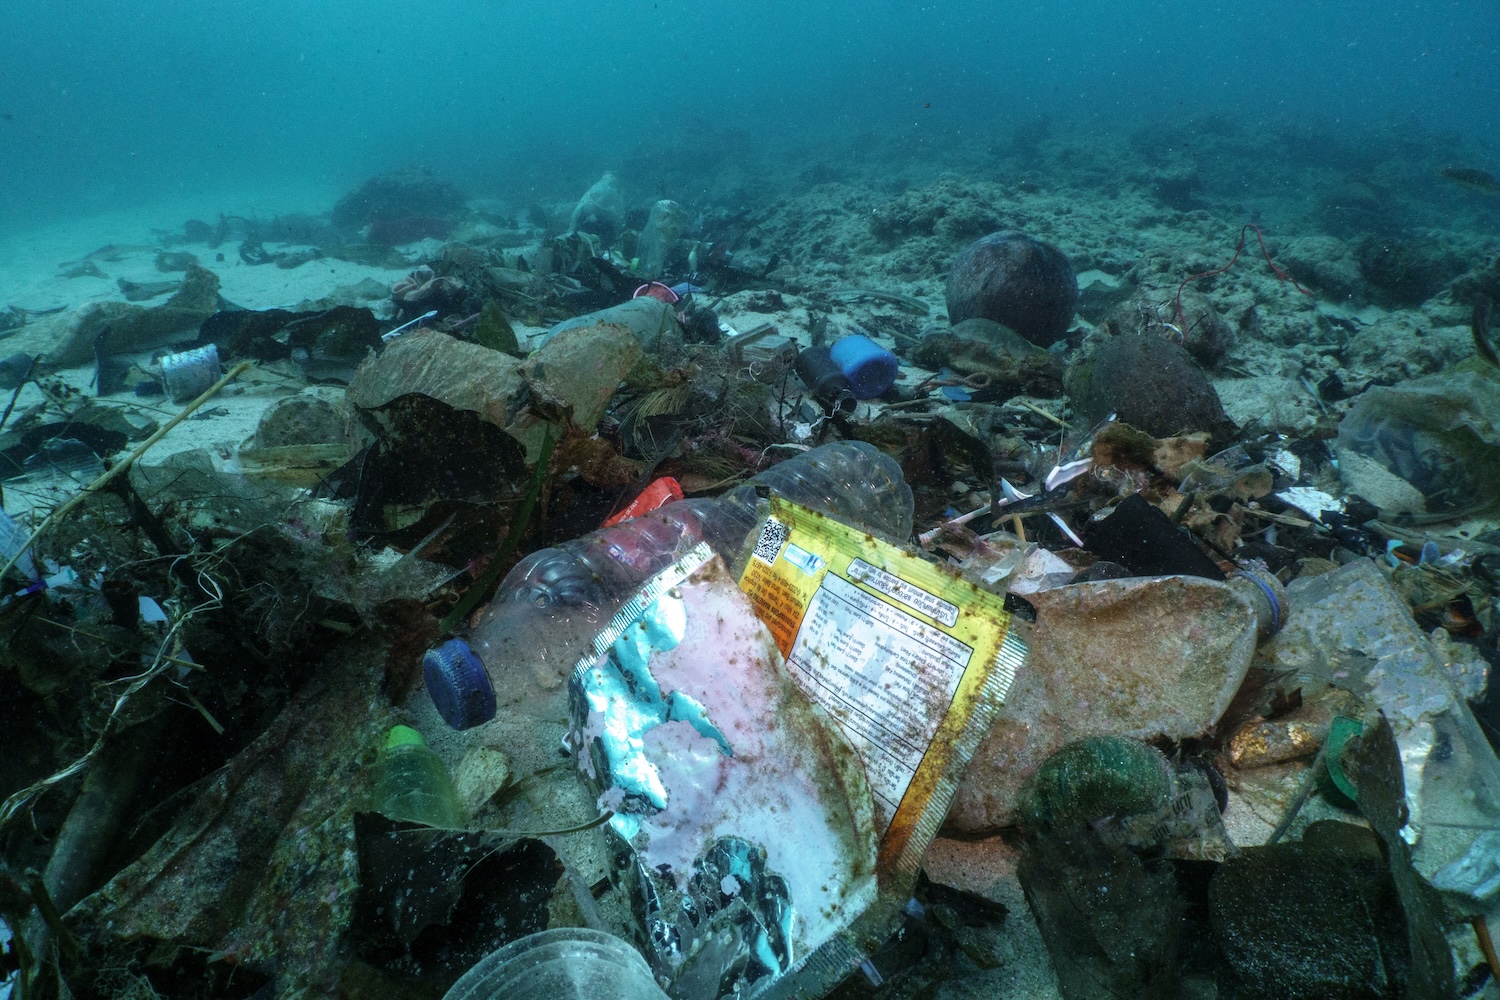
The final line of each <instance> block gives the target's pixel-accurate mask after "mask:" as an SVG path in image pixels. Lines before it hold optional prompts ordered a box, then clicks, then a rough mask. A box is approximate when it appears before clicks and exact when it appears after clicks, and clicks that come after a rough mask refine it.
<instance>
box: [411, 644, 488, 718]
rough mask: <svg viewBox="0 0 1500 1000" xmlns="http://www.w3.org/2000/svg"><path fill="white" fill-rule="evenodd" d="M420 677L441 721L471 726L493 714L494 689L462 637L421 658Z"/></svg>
mask: <svg viewBox="0 0 1500 1000" xmlns="http://www.w3.org/2000/svg"><path fill="white" fill-rule="evenodd" d="M422 679H423V680H424V681H426V683H427V695H428V697H430V698H431V699H432V704H433V705H434V706H436V708H437V710H438V714H439V715H441V716H442V717H443V721H444V722H446V723H448V725H450V726H452V727H453V728H454V729H472V728H473V727H474V726H477V725H479V724H480V723H483V722H488V721H490V720H491V719H493V718H494V717H495V689H494V687H493V686H492V685H491V684H490V675H489V673H488V672H487V671H486V670H485V669H484V664H483V663H482V662H480V659H479V657H477V656H475V655H474V651H473V650H472V649H470V648H469V644H468V643H467V642H464V641H463V640H462V639H449V640H448V641H447V642H445V643H443V644H442V645H441V646H437V647H434V648H433V649H429V650H428V651H427V654H426V655H425V656H423V657H422Z"/></svg>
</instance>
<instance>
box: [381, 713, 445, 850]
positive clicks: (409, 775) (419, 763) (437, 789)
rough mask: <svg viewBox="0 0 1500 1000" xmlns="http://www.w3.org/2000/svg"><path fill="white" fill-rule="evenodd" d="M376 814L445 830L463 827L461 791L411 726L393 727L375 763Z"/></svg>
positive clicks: (440, 761)
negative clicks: (458, 790) (459, 795)
mask: <svg viewBox="0 0 1500 1000" xmlns="http://www.w3.org/2000/svg"><path fill="white" fill-rule="evenodd" d="M375 769H376V771H375V791H374V796H373V797H374V802H375V811H376V812H378V813H380V815H382V816H384V817H386V818H387V819H394V820H399V821H401V822H405V823H423V824H425V825H427V826H433V827H439V828H441V829H444V830H455V829H458V828H460V827H462V826H463V810H462V808H460V806H459V804H458V792H457V791H456V790H455V789H454V787H453V779H452V778H451V777H450V776H449V775H448V768H447V767H446V766H444V764H443V761H442V758H440V757H439V756H438V755H437V754H435V753H433V752H432V750H430V749H429V748H428V746H427V743H426V741H425V740H423V739H422V734H421V733H419V732H417V731H416V730H415V729H413V728H411V727H410V726H393V727H392V728H391V732H390V735H389V736H387V737H386V741H385V746H383V747H381V748H380V758H379V759H378V760H377V761H376V762H375Z"/></svg>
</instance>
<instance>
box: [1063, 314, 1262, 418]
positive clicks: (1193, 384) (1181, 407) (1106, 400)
mask: <svg viewBox="0 0 1500 1000" xmlns="http://www.w3.org/2000/svg"><path fill="white" fill-rule="evenodd" d="M1064 384H1065V385H1066V386H1067V387H1068V394H1069V395H1070V396H1072V397H1073V400H1074V405H1075V406H1077V407H1078V410H1079V412H1080V413H1081V414H1082V416H1083V418H1084V421H1085V422H1086V423H1095V422H1097V421H1099V420H1102V419H1104V418H1105V417H1106V416H1108V415H1109V414H1111V413H1114V414H1117V415H1118V416H1119V418H1120V419H1121V420H1123V421H1124V422H1125V423H1127V424H1129V425H1130V426H1132V427H1136V428H1139V429H1140V430H1143V431H1145V432H1146V433H1147V434H1150V435H1152V436H1153V437H1171V436H1173V435H1174V434H1177V433H1178V432H1180V431H1208V432H1209V433H1211V434H1214V435H1216V436H1218V435H1227V434H1230V433H1233V430H1234V424H1233V423H1232V422H1231V421H1230V419H1229V417H1228V416H1226V415H1225V413H1224V407H1223V406H1222V405H1221V404H1220V403H1219V394H1218V393H1217V392H1215V391H1214V387H1213V385H1211V384H1210V383H1209V381H1208V376H1206V375H1204V374H1203V370H1202V369H1201V368H1199V367H1198V366H1197V365H1196V364H1194V363H1193V359H1192V357H1191V356H1190V355H1189V354H1188V352H1187V351H1186V350H1184V349H1183V348H1181V347H1179V346H1177V345H1176V344H1173V343H1169V342H1168V341H1166V340H1163V339H1161V338H1160V337H1153V336H1144V337H1143V336H1140V335H1139V334H1121V335H1120V336H1118V337H1111V338H1110V339H1109V340H1106V341H1105V342H1104V343H1103V344H1101V345H1100V346H1099V348H1098V349H1097V350H1095V351H1094V354H1093V357H1091V358H1089V359H1087V360H1085V361H1082V362H1080V363H1078V364H1075V365H1074V366H1073V367H1071V368H1070V369H1068V373H1067V375H1066V376H1065V378H1064Z"/></svg>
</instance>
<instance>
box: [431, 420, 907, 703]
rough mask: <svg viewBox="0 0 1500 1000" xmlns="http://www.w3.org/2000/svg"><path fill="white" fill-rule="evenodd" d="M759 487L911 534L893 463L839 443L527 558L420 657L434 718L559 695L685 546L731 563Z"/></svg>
mask: <svg viewBox="0 0 1500 1000" xmlns="http://www.w3.org/2000/svg"><path fill="white" fill-rule="evenodd" d="M757 488H765V489H767V490H769V491H770V492H773V493H776V494H778V495H780V496H782V497H785V498H786V499H788V500H791V501H793V502H794V503H799V504H802V505H803V506H805V507H811V508H813V509H814V510H818V511H821V512H823V513H825V514H827V515H829V516H830V517H834V518H836V519H838V520H840V521H843V522H844V523H846V524H850V525H854V526H856V527H859V528H862V529H864V530H866V531H869V532H870V533H871V534H874V535H878V536H880V537H883V538H886V539H888V540H891V541H894V542H898V543H899V542H904V541H905V540H906V539H908V538H909V537H910V536H911V530H912V494H911V488H910V487H909V486H907V485H906V482H905V480H904V479H902V476H901V467H900V466H899V465H898V464H897V463H896V462H895V461H894V460H893V459H891V458H889V457H887V456H886V455H884V454H882V453H881V452H880V451H879V449H877V448H875V447H874V446H873V445H869V444H865V443H863V442H859V441H840V442H837V443H834V444H828V445H823V446H822V447H820V448H815V449H813V450H811V451H808V452H804V453H803V454H801V455H798V456H797V457H795V458H792V459H789V460H787V461H785V462H782V463H780V464H778V465H775V466H772V467H771V468H770V469H767V470H766V471H765V472H762V473H760V474H759V475H757V476H755V477H754V478H753V479H751V480H750V482H748V483H745V484H744V485H741V486H739V487H737V488H735V489H733V490H731V491H729V492H728V493H726V494H724V495H723V496H721V497H719V498H717V499H714V500H682V501H678V502H677V503H671V504H667V505H666V506H665V507H662V508H661V509H659V510H656V511H653V512H651V513H650V514H646V515H644V516H642V517H637V518H632V519H631V520H628V521H622V522H620V523H619V524H616V525H614V526H612V527H609V528H603V529H600V530H599V531H595V532H592V533H590V534H587V535H584V536H583V537H582V538H577V539H574V540H572V541H570V542H566V543H564V544H562V545H559V546H557V547H555V548H550V549H542V550H541V551H539V552H533V553H532V554H531V555H529V556H527V557H526V558H525V559H523V560H521V561H520V562H519V563H517V564H516V566H515V568H514V569H512V570H511V571H510V573H509V574H508V575H507V576H506V577H505V579H504V581H502V582H501V584H500V587H499V590H498V591H497V592H496V595H495V599H494V600H493V601H492V602H491V603H490V606H489V607H488V608H487V609H486V610H485V612H484V614H483V616H482V617H481V619H480V620H479V622H478V623H477V624H476V625H475V627H474V629H473V631H472V632H471V633H470V634H469V635H468V637H467V638H465V639H450V640H449V641H447V642H445V643H443V644H442V645H440V646H438V647H436V648H434V649H430V650H428V652H427V655H426V656H425V657H424V658H423V663H422V666H423V676H424V678H425V680H426V682H427V692H428V694H429V695H430V696H431V697H432V700H433V704H434V705H436V706H437V709H438V712H439V713H440V714H441V715H442V716H443V718H444V719H445V720H446V721H447V722H448V723H449V724H450V725H452V726H453V727H454V728H456V729H468V728H469V727H471V726H477V725H479V724H480V723H482V722H486V721H488V720H489V719H491V718H493V717H494V715H495V711H496V705H497V698H496V695H497V692H498V693H499V694H500V696H501V699H502V700H503V701H504V703H505V704H517V703H520V702H524V701H527V700H529V699H531V698H533V697H535V696H538V695H541V696H544V697H545V696H547V695H548V693H549V692H554V691H559V690H560V689H561V687H562V684H563V682H564V681H565V680H566V678H567V675H568V672H569V671H570V670H571V669H572V667H573V665H574V663H576V662H577V660H578V657H579V656H581V655H582V654H583V653H584V651H585V650H586V649H587V648H588V644H589V642H590V641H592V639H593V637H594V635H595V634H596V633H598V631H599V630H600V629H601V628H603V627H604V626H605V625H606V624H608V622H609V620H610V618H611V617H612V616H613V615H614V614H615V612H616V611H617V610H619V608H620V607H621V605H623V604H624V603H625V601H626V600H628V599H629V598H630V597H631V595H633V594H634V593H635V592H636V590H637V589H639V587H640V586H641V584H643V583H644V582H645V581H646V580H648V579H650V578H651V577H652V576H653V575H655V574H656V573H658V572H660V571H661V570H663V569H665V568H666V567H667V566H669V565H671V564H672V563H673V562H674V561H675V560H676V559H677V558H678V557H679V556H681V555H682V554H683V553H685V552H686V551H687V550H688V549H690V548H692V547H693V546H694V545H696V544H697V543H698V542H700V541H706V542H708V543H709V545H711V546H712V547H713V548H714V550H715V551H716V552H718V553H719V555H721V556H723V557H724V558H725V559H726V560H728V561H729V562H730V563H731V565H732V566H733V565H734V563H735V562H736V560H737V559H738V557H739V555H740V552H741V549H742V548H744V544H745V541H746V539H747V537H748V536H749V534H750V532H751V531H752V530H754V528H755V526H756V525H757V524H758V523H759V521H760V516H761V514H760V511H759V509H758V506H757V504H758V500H757V496H756V490H757ZM734 568H735V569H736V570H737V569H738V568H739V567H738V566H734Z"/></svg>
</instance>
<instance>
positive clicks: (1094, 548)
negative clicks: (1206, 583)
mask: <svg viewBox="0 0 1500 1000" xmlns="http://www.w3.org/2000/svg"><path fill="white" fill-rule="evenodd" d="M1086 541H1087V543H1088V546H1087V547H1088V550H1089V551H1090V552H1092V553H1094V555H1096V556H1098V557H1099V558H1100V559H1105V560H1108V561H1109V562H1113V563H1119V564H1120V565H1121V566H1124V567H1125V568H1126V569H1128V570H1130V571H1131V572H1132V573H1135V574H1137V575H1139V576H1168V575H1172V574H1181V575H1183V576H1201V577H1206V578H1208V579H1210V580H1222V579H1224V574H1223V572H1222V571H1220V569H1219V567H1218V564H1217V563H1215V562H1214V561H1213V560H1212V559H1210V558H1209V557H1208V556H1206V555H1204V554H1203V552H1202V551H1201V550H1200V549H1199V548H1198V546H1197V545H1196V544H1194V542H1193V540H1192V539H1191V538H1190V537H1188V536H1187V535H1186V534H1185V533H1184V532H1183V531H1182V530H1181V529H1179V528H1177V527H1176V526H1175V525H1173V524H1172V520H1171V518H1169V517H1167V515H1165V514H1163V513H1162V512H1161V511H1159V510H1157V509H1156V508H1155V507H1153V506H1151V504H1150V503H1148V502H1147V501H1146V498H1145V497H1142V496H1141V495H1140V494H1135V495H1134V496H1130V497H1126V498H1125V500H1124V502H1122V503H1121V504H1120V505H1119V506H1118V507H1116V508H1115V510H1114V513H1112V514H1110V515H1109V517H1106V518H1105V519H1104V520H1102V521H1099V522H1096V523H1095V524H1094V525H1093V526H1092V528H1091V529H1090V531H1089V533H1088V538H1087V539H1086Z"/></svg>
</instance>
